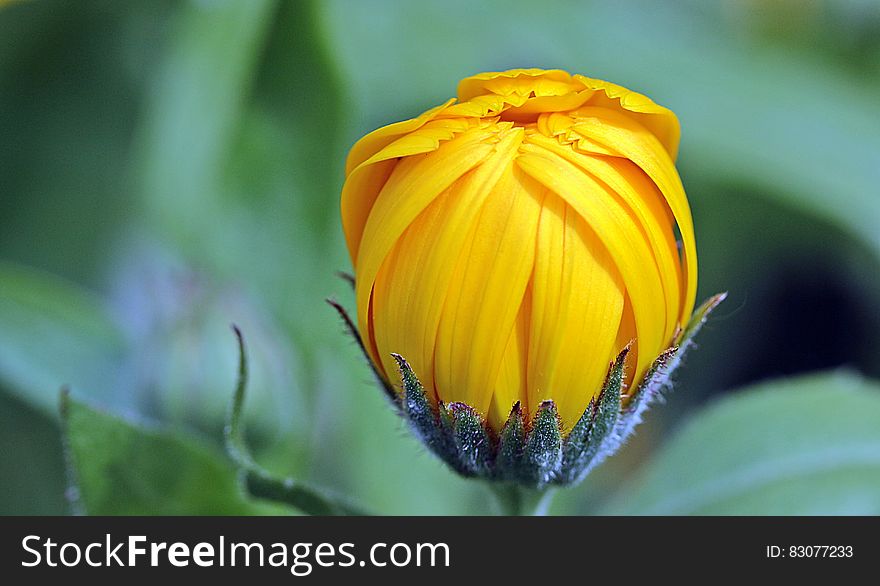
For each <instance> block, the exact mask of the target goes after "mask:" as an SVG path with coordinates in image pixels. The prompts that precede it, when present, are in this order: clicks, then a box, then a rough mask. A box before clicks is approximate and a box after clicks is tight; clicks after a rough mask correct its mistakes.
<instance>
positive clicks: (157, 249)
mask: <svg viewBox="0 0 880 586" xmlns="http://www.w3.org/2000/svg"><path fill="white" fill-rule="evenodd" d="M0 4H2V2H0ZM511 67H546V68H555V67H559V68H564V69H568V70H569V71H572V72H580V73H584V74H586V75H589V76H591V77H598V78H602V79H608V80H611V81H614V82H616V83H619V84H621V85H624V86H627V87H630V88H632V89H635V90H637V91H640V92H643V93H645V94H647V95H649V96H650V97H652V98H653V99H655V100H656V101H657V102H659V103H661V104H663V105H666V106H668V107H670V108H671V109H673V110H674V111H675V112H676V113H677V114H678V115H679V118H680V120H681V123H682V128H683V137H682V148H681V154H680V157H679V169H680V172H681V175H682V179H683V181H684V184H685V187H686V189H687V192H688V195H689V198H690V201H691V205H692V208H693V212H694V217H695V225H696V231H697V244H698V250H699V255H700V257H699V263H700V293H699V297H700V298H705V297H708V296H709V295H711V294H713V293H716V292H718V291H724V290H727V291H729V292H730V296H729V298H728V300H727V301H726V302H725V303H724V304H723V305H722V306H721V307H720V308H719V310H718V311H717V312H716V313H715V314H714V316H713V318H712V319H711V321H710V322H709V324H708V325H707V326H706V328H705V329H704V330H703V332H702V333H701V334H700V337H699V339H698V343H699V346H700V347H699V349H698V350H696V351H694V352H693V353H692V354H691V355H690V356H689V357H688V359H687V361H686V362H687V363H686V364H685V366H684V368H683V369H682V371H681V372H679V373H678V374H677V375H676V378H677V379H678V384H677V386H676V389H675V392H674V393H672V394H671V395H670V396H669V397H668V401H667V404H666V405H664V406H661V407H658V408H655V409H654V410H653V411H652V412H651V413H650V414H649V416H648V422H647V423H646V424H645V425H644V426H643V427H641V428H639V431H638V433H637V435H636V436H635V438H634V439H633V440H632V441H631V442H630V443H629V444H628V445H627V447H625V448H624V449H623V450H622V451H621V452H620V453H619V454H618V455H617V456H616V457H614V458H613V459H612V460H610V461H609V462H607V463H606V464H605V465H603V466H602V467H601V468H600V469H599V470H598V471H597V472H595V473H594V474H593V475H592V476H591V477H590V478H589V479H588V481H587V482H585V483H584V484H583V485H582V486H580V487H577V488H575V489H571V490H566V491H563V492H562V493H561V494H560V495H559V496H558V498H557V499H556V501H555V503H554V506H553V509H552V511H553V512H555V513H596V512H614V513H672V514H684V513H695V514H701V513H722V514H739V513H758V514H763V513H783V514H809V513H818V514H822V513H828V514H830V513H850V514H880V407H878V402H880V389H878V384H877V383H876V382H875V380H876V377H877V376H880V310H878V307H880V270H878V269H880V116H878V114H877V106H878V103H880V3H877V2H874V1H871V0H861V1H856V0H852V1H839V2H821V1H818V0H814V1H810V0H803V1H794V0H791V1H782V0H764V1H758V0H753V1H745V0H742V1H735V0H729V1H725V2H704V1H699V0H692V1H682V2H663V3H660V2H652V1H647V0H646V1H643V2H639V1H622V2H604V1H595V2H588V1H583V0H578V1H571V2H563V1H555V2H549V1H548V2H535V1H529V2H526V1H518V0H499V1H491V2H473V1H464V0H446V1H443V2H430V1H420V2H415V1H408V2H404V1H396V2H395V1H391V0H329V1H324V2H306V1H269V0H241V1H232V0H201V1H190V2H184V1H170V0H169V1H161V2H160V1H148V2H118V1H111V0H105V1H99V0H89V1H82V2H68V1H35V2H21V3H12V4H9V5H7V6H5V7H3V8H2V9H0V513H3V514H19V513H37V514H46V513H66V512H70V511H71V507H70V504H69V502H68V500H67V499H66V498H65V492H66V493H67V496H68V497H70V499H71V500H73V501H74V503H75V505H76V506H75V507H74V509H75V510H81V509H83V508H84V509H85V510H87V511H88V512H107V513H122V512H135V513H150V512H156V513H161V512H176V513H188V512H193V513H211V512H214V513H222V512H229V513H248V512H256V513H259V512H277V510H276V509H271V508H269V507H267V506H265V505H264V504H256V503H254V502H251V501H248V500H246V499H244V498H243V497H242V496H241V494H240V493H239V492H238V487H237V486H236V485H235V479H234V478H233V473H232V468H231V464H230V463H229V462H228V460H227V459H226V458H225V456H224V455H223V453H222V449H221V448H222V428H223V421H224V414H225V411H226V408H227V405H228V403H229V400H230V397H231V394H232V390H233V387H234V383H235V372H236V366H237V365H236V360H237V354H236V344H235V339H234V337H233V336H232V333H231V332H230V329H229V324H230V323H233V322H234V323H236V324H238V325H239V326H240V327H241V328H242V330H243V331H244V333H245V335H246V337H247V340H248V344H249V349H250V355H251V370H252V378H251V387H250V393H249V396H248V403H247V420H248V421H247V422H248V439H249V442H250V444H251V446H252V447H253V449H254V452H255V454H256V457H257V459H258V460H259V461H260V463H261V464H262V465H264V466H265V467H266V468H269V469H270V470H272V471H273V472H276V473H277V474H279V475H285V476H292V477H294V478H299V479H306V480H308V481H310V482H313V483H316V484H319V485H324V486H329V487H332V488H333V489H334V490H336V491H338V492H341V493H346V494H348V495H351V496H352V497H353V498H355V499H356V500H357V501H359V502H361V503H363V504H364V505H366V506H368V507H370V508H371V509H373V510H376V511H380V512H385V513H394V514H447V513H486V512H489V511H490V509H489V501H488V498H487V495H486V494H485V492H484V491H483V490H482V487H480V486H479V485H478V484H476V483H474V482H470V481H466V480H463V479H460V478H457V477H455V476H454V475H453V474H451V473H450V472H448V471H447V470H445V469H444V468H443V467H442V465H441V464H440V463H439V462H438V461H436V460H434V459H433V458H432V457H431V456H430V455H429V454H428V453H427V452H426V450H425V449H424V448H423V447H421V446H420V445H419V444H418V443H417V442H416V441H415V440H414V439H413V438H412V437H410V435H409V433H408V432H407V431H406V429H405V428H404V427H403V425H402V423H401V422H400V421H398V419H397V418H396V416H395V415H394V414H393V413H392V411H391V410H390V409H389V408H388V406H387V405H386V403H385V400H384V398H383V396H382V393H381V392H380V391H379V390H378V388H376V387H375V385H374V384H373V383H372V382H371V379H370V373H369V370H368V368H367V367H366V365H365V364H364V363H363V360H362V358H361V357H360V356H358V352H357V349H356V347H355V346H354V344H353V343H352V342H351V341H350V340H348V339H347V338H346V337H345V336H344V335H343V334H342V332H341V326H340V324H339V320H338V318H337V316H336V315H335V314H334V313H333V311H332V310H331V309H330V308H329V307H327V306H325V305H324V302H323V298H324V297H326V296H334V297H336V298H337V299H339V300H340V301H341V302H343V303H344V304H347V305H348V306H349V307H351V306H353V299H352V295H351V293H350V292H349V290H348V287H347V285H346V284H345V283H344V282H343V281H341V280H340V279H339V278H338V277H337V276H336V275H335V273H336V271H338V270H348V269H349V268H350V263H349V261H348V259H347V255H346V253H345V250H344V245H343V240H342V234H341V230H340V226H339V218H338V216H339V213H338V193H339V190H340V188H341V185H342V181H343V161H344V156H345V153H346V151H347V149H348V148H349V147H350V145H351V144H352V143H353V141H354V140H356V139H357V138H358V137H359V136H361V135H362V134H364V133H366V132H368V131H370V130H372V129H373V128H375V127H378V126H380V125H384V124H387V123H389V122H392V121H397V120H400V119H403V118H408V117H411V116H414V115H417V114H418V113H420V112H421V111H423V110H425V109H427V108H429V107H431V106H434V105H436V104H438V103H441V102H442V101H444V100H445V99H447V98H448V97H451V96H452V95H454V91H455V85H456V83H457V81H458V80H459V79H460V78H462V77H465V76H467V75H470V74H473V73H476V72H480V71H488V70H499V69H507V68H511ZM814 371H824V373H823V374H804V373H814ZM780 378H781V379H782V380H781V381H779V382H766V381H772V380H774V379H780ZM755 383H760V384H759V385H758V386H757V387H756V388H752V389H747V390H737V389H739V388H740V387H743V386H747V385H753V384H755ZM62 385H70V387H71V389H72V396H73V397H74V398H75V399H76V402H74V403H73V406H72V407H71V413H70V416H69V418H68V420H67V423H66V425H67V428H68V430H69V432H70V433H69V435H68V437H69V442H68V448H69V450H68V451H67V455H68V458H69V460H70V461H71V463H72V464H73V465H72V470H73V472H74V474H73V478H71V480H72V481H73V484H74V488H73V489H68V480H69V479H68V476H67V473H66V472H65V463H64V456H63V454H64V451H63V450H62V434H61V427H62V425H61V421H60V419H59V416H58V407H57V403H58V390H59V388H60V387H61V386H62ZM79 401H86V402H88V404H90V405H94V406H98V407H100V411H93V410H91V409H89V408H86V407H85V406H84V405H83V404H81V403H79ZM119 417H122V419H120V418H119ZM134 422H137V423H134ZM181 471H186V472H185V473H183V472H181Z"/></svg>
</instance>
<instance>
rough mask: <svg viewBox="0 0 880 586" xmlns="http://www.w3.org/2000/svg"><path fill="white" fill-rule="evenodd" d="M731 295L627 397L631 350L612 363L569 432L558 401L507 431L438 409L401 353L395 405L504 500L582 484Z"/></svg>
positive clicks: (704, 311)
mask: <svg viewBox="0 0 880 586" xmlns="http://www.w3.org/2000/svg"><path fill="white" fill-rule="evenodd" d="M725 297H726V294H725V293H722V294H720V295H716V296H714V297H712V298H710V299H709V300H707V301H706V302H705V303H703V305H701V306H700V307H699V308H698V309H697V310H696V311H695V312H694V314H693V317H692V318H691V321H690V322H689V323H688V325H687V327H685V328H684V329H683V330H682V331H681V332H679V333H678V335H676V337H675V339H674V341H673V345H672V346H671V347H670V348H668V349H667V350H666V351H664V352H663V353H661V354H660V356H658V357H657V359H656V360H655V361H654V363H653V364H652V365H651V367H650V369H649V370H648V373H647V374H646V376H645V377H644V379H643V380H642V381H641V383H640V384H639V385H638V386H637V387H636V388H635V389H634V390H633V391H632V392H631V393H629V394H625V391H626V388H625V383H624V381H625V379H626V377H625V374H626V373H625V363H626V356H627V354H628V353H629V347H627V348H624V349H623V351H622V352H620V354H619V355H618V356H617V357H616V358H615V360H614V361H613V362H612V363H611V365H610V367H609V369H608V374H607V376H606V379H605V382H604V384H603V386H602V389H601V390H600V392H599V394H598V395H597V396H596V397H595V398H594V399H593V400H592V401H590V404H589V405H588V406H587V408H586V409H585V411H584V413H583V415H582V416H581V417H580V419H579V420H578V421H577V423H576V424H575V425H574V426H573V427H572V429H571V430H570V431H568V433H565V434H564V433H563V430H562V427H561V422H560V419H559V414H558V411H557V407H556V404H555V403H554V402H553V401H544V402H542V403H541V404H540V405H539V407H538V409H537V410H536V411H535V413H534V414H532V416H531V417H530V418H528V419H527V418H526V416H525V414H524V413H523V409H522V406H521V405H520V404H519V403H516V404H515V405H513V408H512V409H511V411H510V415H509V416H508V418H507V421H506V422H505V424H504V425H503V426H502V428H501V431H500V432H495V431H493V430H492V429H491V428H489V427H488V426H487V424H486V421H485V419H484V418H483V417H482V416H481V415H480V413H478V412H477V411H476V410H475V409H474V408H473V407H471V406H470V405H467V404H465V403H450V404H448V405H447V404H444V403H443V402H442V401H440V402H438V403H437V405H436V406H435V405H434V404H432V402H431V401H430V399H429V397H428V396H427V394H426V392H425V389H424V387H423V386H422V384H421V383H420V382H419V379H418V376H417V375H416V373H415V372H414V371H413V369H412V367H411V366H410V365H409V363H408V362H407V361H406V359H405V358H404V357H403V356H401V355H399V354H393V357H394V359H395V360H396V361H397V365H398V368H399V370H400V377H401V379H400V380H401V383H402V389H401V390H402V392H395V393H394V394H393V396H392V401H393V402H394V404H395V405H396V406H397V407H398V408H399V410H400V413H401V415H402V416H403V417H404V418H405V419H406V420H407V421H408V422H409V424H410V427H411V428H412V430H413V432H414V433H415V434H416V436H418V438H419V439H420V440H421V441H422V443H424V444H425V445H426V446H427V447H428V449H430V450H431V452H433V453H434V454H435V455H437V456H438V457H439V458H440V459H441V460H443V461H444V462H446V464H448V465H449V466H450V467H451V468H452V469H453V470H455V471H456V472H458V473H459V474H461V475H463V476H467V477H477V478H482V479H485V480H489V481H491V482H492V483H493V484H494V485H497V486H498V487H501V488H503V487H508V488H505V489H503V490H502V492H501V493H499V494H508V493H510V494H520V493H518V492H516V491H517V490H520V491H521V490H538V491H542V490H544V489H546V488H548V487H551V486H565V485H570V484H575V483H578V482H580V481H581V480H583V479H584V478H585V477H586V476H587V474H589V472H590V471H591V470H593V469H594V468H595V467H596V466H597V465H599V464H600V463H601V462H602V461H603V460H605V458H607V457H608V456H610V455H612V454H614V453H615V452H616V451H617V450H618V449H619V448H620V447H621V446H622V445H623V444H624V443H625V442H626V440H627V439H628V438H629V437H630V435H632V433H633V431H634V429H635V427H636V426H637V425H638V424H639V423H640V422H641V420H642V417H643V416H644V413H645V411H646V410H647V409H648V407H649V406H650V405H652V404H653V403H654V402H656V401H657V399H658V398H659V397H660V395H661V393H662V392H663V391H664V390H665V389H666V388H667V387H669V386H670V375H671V374H672V372H673V371H674V370H675V368H676V367H677V366H678V365H679V364H680V363H681V359H682V356H683V354H684V352H685V351H686V350H687V349H688V348H690V347H691V346H692V345H693V337H694V336H695V335H696V333H697V332H698V331H699V329H700V328H701V326H702V325H703V323H705V321H706V318H707V316H708V315H709V313H710V312H711V311H712V310H713V309H714V308H715V307H717V306H718V304H720V303H721V302H722V301H723V300H724V299H725ZM337 309H339V308H338V307H337ZM343 315H344V313H343ZM348 323H350V322H348ZM354 334H355V335H357V333H356V331H355V332H354ZM383 386H386V385H383ZM386 388H387V386H386ZM515 487H520V488H518V489H515ZM508 489H509V490H508ZM511 490H513V491H514V492H510V491H511ZM502 500H505V499H502ZM506 500H510V499H506ZM505 502H506V501H505Z"/></svg>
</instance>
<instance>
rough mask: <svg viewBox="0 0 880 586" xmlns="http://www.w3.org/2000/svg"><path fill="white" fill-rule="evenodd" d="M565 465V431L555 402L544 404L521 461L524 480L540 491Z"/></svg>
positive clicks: (530, 433)
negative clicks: (563, 434)
mask: <svg viewBox="0 0 880 586" xmlns="http://www.w3.org/2000/svg"><path fill="white" fill-rule="evenodd" d="M561 466H562V430H561V427H560V421H559V412H558V410H557V408H556V403H555V402H553V401H542V402H541V404H540V405H539V406H538V412H537V413H535V418H534V419H533V420H532V429H531V430H530V431H529V435H528V438H527V439H526V444H525V449H524V450H523V459H522V467H521V471H522V479H523V480H524V481H526V482H527V483H528V484H530V485H532V486H535V487H536V488H541V487H543V486H545V485H546V484H548V483H549V482H551V481H552V480H553V479H554V478H556V475H557V474H558V473H559V469H560V467H561Z"/></svg>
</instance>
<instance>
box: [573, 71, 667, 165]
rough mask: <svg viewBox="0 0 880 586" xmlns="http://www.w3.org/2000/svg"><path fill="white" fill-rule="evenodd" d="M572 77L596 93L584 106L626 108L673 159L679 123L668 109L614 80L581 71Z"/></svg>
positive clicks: (629, 114)
mask: <svg viewBox="0 0 880 586" xmlns="http://www.w3.org/2000/svg"><path fill="white" fill-rule="evenodd" d="M574 78H575V79H577V80H578V81H580V82H581V83H583V84H584V86H586V87H588V88H590V89H592V90H596V94H595V95H594V96H593V98H592V99H591V100H590V102H589V103H588V104H587V105H588V106H598V107H605V108H609V107H610V108H611V109H617V107H618V106H619V107H620V108H622V109H623V110H626V111H627V113H628V114H627V115H628V116H630V117H631V118H633V119H634V120H635V121H636V122H638V123H639V124H640V125H642V126H643V127H645V128H646V129H648V130H649V131H650V132H651V133H652V134H654V136H655V137H656V138H657V140H658V141H660V144H662V145H663V148H664V149H666V152H667V153H668V154H669V157H670V158H671V159H672V160H673V161H674V160H675V158H676V157H677V156H678V143H679V140H680V139H681V125H680V124H679V123H678V117H677V116H676V115H675V113H674V112H673V111H672V110H670V109H668V108H664V107H663V106H661V105H659V104H656V103H655V102H654V101H653V100H651V98H649V97H647V96H645V95H642V94H640V93H638V92H634V91H632V90H629V89H627V88H625V87H623V86H619V85H617V84H616V83H611V82H607V81H602V80H600V79H593V78H591V77H586V76H583V75H575V76H574ZM600 92H601V93H600Z"/></svg>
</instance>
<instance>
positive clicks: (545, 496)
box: [488, 482, 553, 516]
mask: <svg viewBox="0 0 880 586" xmlns="http://www.w3.org/2000/svg"><path fill="white" fill-rule="evenodd" d="M488 487H489V492H490V493H491V494H492V496H493V500H494V502H495V508H496V509H497V511H498V514H499V515H508V516H543V515H546V514H547V509H549V508H550V502H551V501H552V500H553V489H552V488H544V489H534V488H525V487H523V486H519V485H517V484H499V483H494V482H493V483H490V484H488Z"/></svg>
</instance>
